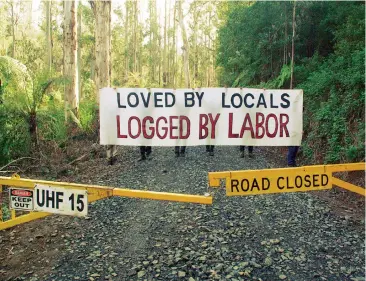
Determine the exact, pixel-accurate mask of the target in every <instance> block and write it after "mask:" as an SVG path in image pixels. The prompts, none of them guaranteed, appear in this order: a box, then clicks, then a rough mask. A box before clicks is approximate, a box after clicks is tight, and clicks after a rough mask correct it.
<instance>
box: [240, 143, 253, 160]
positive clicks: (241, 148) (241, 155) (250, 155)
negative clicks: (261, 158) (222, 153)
mask: <svg viewBox="0 0 366 281" xmlns="http://www.w3.org/2000/svg"><path fill="white" fill-rule="evenodd" d="M244 151H245V146H244V145H241V146H240V158H244ZM248 152H249V158H253V146H248Z"/></svg>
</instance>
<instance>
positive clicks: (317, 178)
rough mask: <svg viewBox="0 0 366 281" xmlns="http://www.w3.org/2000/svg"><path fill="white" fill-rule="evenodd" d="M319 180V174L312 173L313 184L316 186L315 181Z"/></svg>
mask: <svg viewBox="0 0 366 281" xmlns="http://www.w3.org/2000/svg"><path fill="white" fill-rule="evenodd" d="M318 180H319V175H313V186H314V187H318V186H319V184H318V183H317V182H318Z"/></svg>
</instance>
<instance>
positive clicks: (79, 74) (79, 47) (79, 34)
mask: <svg viewBox="0 0 366 281" xmlns="http://www.w3.org/2000/svg"><path fill="white" fill-rule="evenodd" d="M77 10H78V48H77V49H78V57H77V62H78V64H77V70H78V92H79V95H80V98H81V97H82V91H81V21H82V15H81V10H80V9H77Z"/></svg>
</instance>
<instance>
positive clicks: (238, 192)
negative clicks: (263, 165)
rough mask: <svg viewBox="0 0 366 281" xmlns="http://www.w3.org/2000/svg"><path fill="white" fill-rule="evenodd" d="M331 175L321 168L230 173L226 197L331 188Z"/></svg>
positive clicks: (227, 180) (227, 179)
mask: <svg viewBox="0 0 366 281" xmlns="http://www.w3.org/2000/svg"><path fill="white" fill-rule="evenodd" d="M331 179H332V173H331V171H326V169H324V168H323V167H319V166H315V167H311V166H309V167H299V168H288V169H271V170H257V171H256V170H250V171H236V172H230V177H227V178H226V195H227V196H243V195H258V194H271V193H283V192H298V191H311V190H324V189H331V188H332V181H331Z"/></svg>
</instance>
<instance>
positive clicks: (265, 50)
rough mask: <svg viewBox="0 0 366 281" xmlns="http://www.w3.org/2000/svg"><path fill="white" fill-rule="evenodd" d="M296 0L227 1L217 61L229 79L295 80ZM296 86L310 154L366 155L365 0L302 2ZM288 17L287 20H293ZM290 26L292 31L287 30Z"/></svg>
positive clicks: (333, 157) (327, 158)
mask: <svg viewBox="0 0 366 281" xmlns="http://www.w3.org/2000/svg"><path fill="white" fill-rule="evenodd" d="M292 5H293V4H292V3H291V2H286V3H285V2H282V3H281V2H276V3H275V2H256V3H255V4H253V5H252V6H249V7H247V6H245V5H242V6H234V7H231V9H227V22H226V24H225V25H224V26H223V27H222V28H221V29H220V30H219V38H220V46H219V53H218V56H217V63H218V65H219V66H220V72H219V76H220V81H221V83H222V84H223V85H232V86H234V87H237V86H249V87H253V86H255V87H258V86H259V87H264V88H288V87H289V80H290V61H291V60H290V58H289V57H288V58H287V63H286V57H285V56H284V55H283V54H284V53H285V52H290V50H291V35H292V34H291V31H292V15H291V13H292ZM296 11H297V13H296V34H297V36H296V38H295V68H294V82H295V88H297V89H303V90H304V132H305V135H304V141H303V154H304V155H305V157H306V158H307V160H308V161H309V162H325V163H338V162H354V161H362V160H364V158H365V108H364V102H365V89H364V86H365V83H364V81H365V67H364V65H365V41H364V31H365V10H364V5H363V4H362V3H357V2H337V3H336V2H298V3H297V10H296ZM286 19H287V21H286ZM286 28H287V37H286V36H285V35H286Z"/></svg>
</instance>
